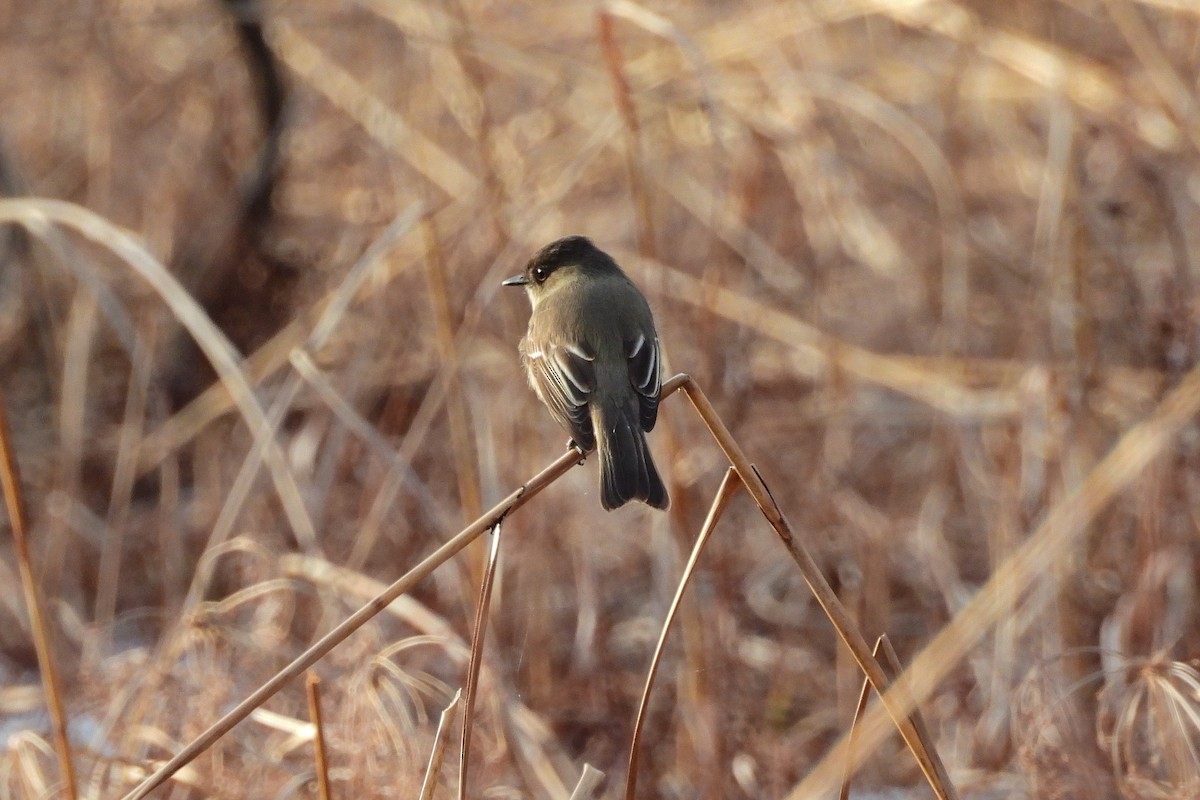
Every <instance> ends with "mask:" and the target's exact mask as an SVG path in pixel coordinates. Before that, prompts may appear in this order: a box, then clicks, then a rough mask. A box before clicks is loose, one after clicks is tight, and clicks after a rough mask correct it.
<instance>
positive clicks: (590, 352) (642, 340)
mask: <svg viewBox="0 0 1200 800" xmlns="http://www.w3.org/2000/svg"><path fill="white" fill-rule="evenodd" d="M504 285H505V286H524V287H525V292H526V294H528V295H529V302H530V303H531V304H532V306H533V313H532V314H531V315H530V317H529V330H528V332H527V333H526V334H525V338H524V339H522V340H521V345H520V351H521V360H522V361H523V362H524V364H525V371H526V373H527V374H528V377H529V383H530V384H531V385H532V386H533V389H534V391H535V392H537V396H538V398H539V399H540V400H541V401H542V403H544V404H545V405H546V407H547V408H548V409H550V414H551V416H553V417H554V418H555V419H556V420H558V423H559V424H560V425H562V426H563V427H564V428H566V429H567V430H568V431H569V432H570V434H571V439H572V443H573V444H574V445H576V446H578V447H579V448H580V449H582V450H583V451H584V452H588V451H590V450H591V449H592V448H593V447H594V448H596V450H597V452H598V453H599V454H600V459H599V460H600V502H601V504H602V505H603V506H604V507H605V508H606V509H609V510H611V509H614V508H618V507H620V506H623V505H624V504H625V503H627V502H629V501H630V500H641V501H643V502H645V503H647V504H649V505H651V506H654V507H655V508H666V507H667V504H668V502H669V499H668V498H667V489H666V487H665V486H663V482H662V479H661V478H659V476H658V470H656V469H655V468H654V461H653V459H651V457H650V450H649V448H648V447H647V446H646V436H645V433H644V431H645V432H648V431H650V430H651V429H653V428H654V422H655V420H656V419H657V418H658V397H659V393H660V391H661V390H662V375H661V374H660V370H661V363H662V356H661V351H660V349H659V345H658V334H656V333H655V331H654V316H653V315H652V314H651V313H650V306H649V305H648V304H647V303H646V298H645V297H643V296H642V293H641V292H640V291H638V288H637V287H636V286H634V285H633V281H631V280H629V278H628V277H627V276H626V275H625V273H624V272H622V271H621V268H620V267H618V266H617V262H615V261H613V260H612V258H611V257H610V256H609V255H608V254H607V253H605V252H603V251H602V250H600V249H599V248H597V247H596V246H595V245H594V244H592V242H591V240H589V239H587V238H586V237H584V236H568V237H566V238H565V239H559V240H557V241H554V242H551V243H550V244H548V245H546V246H545V247H543V248H542V249H541V250H539V251H538V252H537V253H536V254H535V255H534V256H533V258H531V259H529V263H527V264H526V265H525V270H524V271H523V272H522V273H521V274H520V275H516V276H514V277H512V278H509V279H508V280H506V281H504Z"/></svg>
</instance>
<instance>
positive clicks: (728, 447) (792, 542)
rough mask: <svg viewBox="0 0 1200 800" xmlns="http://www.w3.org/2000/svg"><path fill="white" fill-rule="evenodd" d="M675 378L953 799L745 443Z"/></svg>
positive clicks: (924, 766) (912, 745)
mask: <svg viewBox="0 0 1200 800" xmlns="http://www.w3.org/2000/svg"><path fill="white" fill-rule="evenodd" d="M674 380H682V383H683V387H682V388H683V391H684V393H685V394H687V396H688V399H689V400H691V401H692V405H693V406H694V407H695V409H696V412H697V413H698V414H699V415H700V417H701V419H703V420H704V424H705V425H706V426H707V427H708V430H709V432H710V433H711V434H712V435H713V438H715V439H716V440H717V444H718V445H719V446H720V448H721V450H722V451H723V452H724V453H725V457H726V458H728V459H729V463H731V464H732V465H733V467H734V469H736V470H737V472H738V476H739V477H741V479H742V482H743V483H744V484H745V485H746V489H747V490H748V491H749V492H750V494H751V496H753V497H754V502H755V503H757V504H758V508H759V510H760V511H762V513H763V516H764V517H766V518H767V522H768V523H770V525H771V527H772V528H774V529H775V532H776V533H777V534H778V535H779V538H780V540H781V541H782V542H783V544H784V546H785V547H786V548H787V550H788V554H789V555H791V557H792V560H793V561H795V562H796V566H798V567H799V568H800V574H801V575H802V576H803V577H804V580H805V582H806V583H807V584H808V586H809V588H810V589H811V590H812V593H813V595H814V596H815V597H816V599H817V602H818V603H819V604H820V605H821V609H822V610H823V611H824V612H825V615H826V616H827V617H828V618H829V621H830V622H831V623H833V627H834V628H835V629H836V630H837V632H838V635H839V636H841V638H842V641H843V642H845V643H846V646H847V647H848V648H850V652H851V653H852V654H853V656H854V660H855V661H857V662H858V666H859V667H860V668H861V669H862V671H863V672H864V673H865V674H866V676H867V678H868V679H869V680H870V681H871V683H872V684H874V686H875V689H876V691H878V692H880V693H881V695H882V699H883V705H884V707H885V708H886V709H887V713H888V715H889V716H890V717H891V718H892V722H893V723H894V724H895V726H896V727H897V728H898V729H899V730H900V735H901V736H902V737H903V738H904V742H905V744H907V745H908V748H909V749H910V750H911V751H912V753H913V757H914V758H916V760H917V765H918V766H919V767H920V768H921V772H923V773H924V774H925V778H926V779H927V780H928V781H929V785H930V786H931V787H932V788H933V790H934V793H935V794H936V795H937V796H938V798H940V800H953V798H956V797H957V794H956V793H955V791H954V788H953V786H952V785H951V783H950V778H949V776H948V775H947V773H946V768H945V767H944V766H943V765H942V762H941V759H939V758H938V757H937V753H936V752H935V751H934V750H933V747H932V746H930V745H929V744H928V743H926V742H925V741H924V740H923V739H922V737H921V735H920V734H919V733H918V732H917V729H916V727H915V726H914V725H913V723H912V721H911V720H910V719H909V716H908V713H909V709H907V708H905V707H904V705H903V704H902V703H901V702H900V700H899V697H898V696H897V695H896V693H895V692H886V693H885V692H884V690H885V689H886V688H887V686H888V678H887V675H885V674H884V672H883V669H882V668H881V667H880V666H879V662H878V661H876V660H875V659H874V658H873V657H872V656H871V649H870V646H869V645H868V644H867V641H866V639H864V638H863V635H862V632H861V631H859V629H858V626H857V625H856V624H855V623H854V620H853V619H852V618H851V617H850V614H849V612H848V611H847V610H846V607H845V606H844V605H842V602H841V600H839V599H838V597H837V595H836V594H834V591H833V589H832V588H831V587H830V585H829V582H828V581H826V580H825V576H824V574H822V572H821V569H820V567H818V566H817V562H816V561H814V560H813V557H812V556H811V555H810V554H809V552H808V551H807V550H806V549H805V548H804V546H803V545H802V544H801V543H800V542H798V541H796V538H795V536H794V535H793V533H792V527H791V525H790V524H789V523H788V521H787V518H786V517H784V515H783V512H782V511H781V510H780V508H779V506H778V505H777V504H776V503H775V498H773V497H772V496H771V492H770V490H768V489H767V486H766V484H765V483H763V480H762V478H761V477H760V476H759V474H758V471H757V470H756V469H754V466H753V465H752V464H751V463H750V461H749V460H747V458H746V455H745V453H743V452H742V448H741V446H740V445H738V443H737V441H736V440H735V439H734V438H733V435H732V434H731V433H730V432H729V429H728V428H726V427H725V423H724V422H722V421H721V418H720V417H719V416H718V415H717V412H716V410H715V409H714V408H713V407H712V404H711V403H709V401H708V397H706V396H705V394H704V392H703V390H701V389H700V386H699V385H698V384H697V383H696V382H695V381H694V380H692V378H691V376H689V375H677V376H676V377H675V378H673V379H672V381H674Z"/></svg>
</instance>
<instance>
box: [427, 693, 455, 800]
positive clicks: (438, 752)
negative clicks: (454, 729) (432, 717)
mask: <svg viewBox="0 0 1200 800" xmlns="http://www.w3.org/2000/svg"><path fill="white" fill-rule="evenodd" d="M461 704H462V690H461V689H459V690H458V691H457V692H455V693H454V697H453V698H451V700H450V702H449V704H447V705H446V707H445V708H443V709H442V716H441V717H440V718H439V719H438V726H437V733H435V734H434V737H433V749H432V750H430V751H429V764H428V765H427V766H426V767H425V781H424V782H423V783H422V784H421V800H433V792H434V790H435V789H436V788H437V785H438V773H439V772H441V771H442V761H443V760H444V759H445V757H446V745H447V744H448V743H449V742H450V727H451V726H452V725H453V724H454V718H455V717H456V716H458V707H459V706H460V705H461Z"/></svg>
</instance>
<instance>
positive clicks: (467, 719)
mask: <svg viewBox="0 0 1200 800" xmlns="http://www.w3.org/2000/svg"><path fill="white" fill-rule="evenodd" d="M500 531H501V525H500V523H499V522H497V523H496V527H494V528H492V546H491V548H490V549H489V550H488V558H487V566H486V568H485V569H484V572H483V581H482V582H481V583H480V584H479V607H478V608H477V609H476V610H475V632H474V633H473V634H472V635H471V657H470V659H469V660H468V662H467V691H466V710H465V711H464V712H463V728H462V749H461V750H460V752H459V758H458V800H466V797H467V772H468V768H469V767H470V765H471V734H472V733H473V732H474V728H475V701H476V699H477V698H476V689H478V688H479V671H480V667H481V666H482V664H483V646H484V642H485V641H486V639H487V622H488V609H489V608H491V605H492V585H493V584H494V583H495V580H496V566H497V564H499V562H500Z"/></svg>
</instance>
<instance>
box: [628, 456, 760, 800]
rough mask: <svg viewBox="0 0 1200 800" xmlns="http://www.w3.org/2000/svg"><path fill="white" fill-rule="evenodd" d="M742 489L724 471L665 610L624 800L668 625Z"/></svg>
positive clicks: (633, 780) (633, 784)
mask: <svg viewBox="0 0 1200 800" xmlns="http://www.w3.org/2000/svg"><path fill="white" fill-rule="evenodd" d="M741 486H742V481H741V479H740V478H739V477H738V475H737V472H736V471H735V470H734V469H733V467H730V468H729V469H727V470H726V471H725V477H724V478H723V479H722V480H721V486H720V487H719V488H718V489H717V495H716V497H714V498H713V502H712V506H711V507H710V508H709V509H708V517H707V518H706V519H705V520H704V525H703V526H702V527H701V528H700V535H699V536H697V537H696V544H695V545H693V546H692V554H691V556H689V557H688V562H687V565H686V566H685V567H684V568H683V575H682V576H681V577H680V579H679V586H678V587H677V588H676V590H675V596H674V597H673V598H671V607H670V608H669V609H667V617H666V619H664V620H663V624H662V630H661V631H660V632H659V634H658V644H657V645H655V647H654V657H653V658H652V659H650V670H649V672H648V673H647V674H646V686H645V688H644V689H643V690H642V701H641V703H639V704H638V711H637V719H636V720H635V721H634V723H633V741H631V742H630V744H629V769H628V771H627V772H626V775H625V800H633V795H634V792H635V791H636V790H637V768H638V743H639V742H641V739H642V728H643V726H644V724H645V722H646V709H647V708H648V707H649V705H650V691H651V689H653V688H654V678H655V676H656V675H657V674H658V666H659V664H661V663H662V653H663V647H664V646H665V645H666V643H667V634H668V633H670V631H671V623H673V622H674V621H675V615H676V613H677V612H678V611H679V602H680V600H682V599H683V592H684V590H686V589H687V586H688V583H689V582H690V581H691V579H692V575H693V574H695V572H696V564H697V563H699V561H700V553H701V551H703V550H704V545H706V544H708V539H709V537H710V536H712V532H713V530H714V529H715V528H716V527H717V521H718V520H720V519H721V515H722V514H723V513H725V508H726V507H727V506H728V505H729V501H730V500H732V499H733V495H734V494H735V493H736V492H737V490H738V489H739V488H741Z"/></svg>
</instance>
